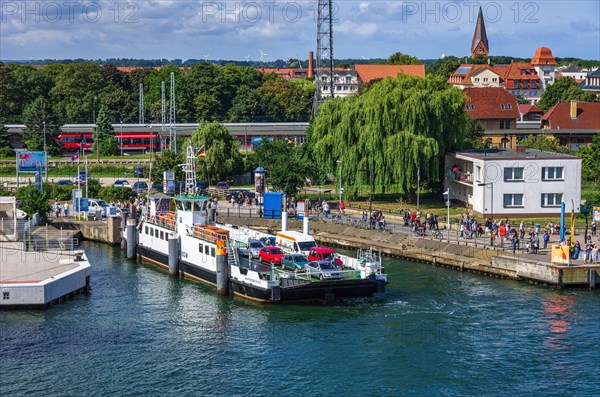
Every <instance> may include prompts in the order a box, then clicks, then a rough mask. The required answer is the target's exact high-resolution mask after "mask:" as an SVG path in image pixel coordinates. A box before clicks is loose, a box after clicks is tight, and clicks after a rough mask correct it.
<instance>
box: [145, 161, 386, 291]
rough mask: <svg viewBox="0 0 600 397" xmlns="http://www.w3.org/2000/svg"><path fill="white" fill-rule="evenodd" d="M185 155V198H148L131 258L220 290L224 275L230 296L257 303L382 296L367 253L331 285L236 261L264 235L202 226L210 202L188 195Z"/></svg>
mask: <svg viewBox="0 0 600 397" xmlns="http://www.w3.org/2000/svg"><path fill="white" fill-rule="evenodd" d="M188 152H189V153H188V164H186V168H184V171H186V174H187V175H188V176H189V178H188V179H189V180H187V181H186V186H188V187H189V189H187V192H188V194H186V195H182V196H176V197H169V196H166V195H162V194H160V195H155V196H150V197H149V201H148V206H147V208H146V210H145V211H144V213H143V215H142V218H141V220H140V222H139V224H138V225H137V255H138V256H139V257H140V258H141V259H142V260H144V261H146V262H149V263H152V264H155V265H158V266H160V267H162V268H165V269H169V264H170V260H169V259H171V262H173V259H176V262H177V264H178V270H177V273H178V274H179V275H181V276H183V277H187V278H190V279H193V280H197V281H200V282H203V283H206V284H209V285H212V286H215V287H217V284H219V285H220V286H222V285H223V282H222V281H223V280H222V279H221V280H219V277H223V273H225V274H226V277H227V282H226V284H227V287H228V290H229V292H230V293H233V294H235V295H236V296H240V297H243V298H247V299H250V300H254V301H258V302H273V303H274V302H310V301H318V302H331V301H335V300H339V299H345V298H355V297H370V296H372V295H373V294H375V293H383V292H385V285H386V284H387V276H386V274H385V272H384V269H383V267H382V266H381V261H380V260H378V258H377V257H376V255H375V253H373V252H371V251H360V252H359V253H360V255H359V257H358V258H349V257H344V258H343V266H342V268H341V269H340V273H341V277H339V278H337V279H331V280H327V279H326V280H320V279H315V277H313V276H314V275H311V274H310V272H295V271H288V270H285V269H283V268H281V267H280V266H274V265H266V264H263V263H260V262H256V261H254V260H252V259H251V258H241V257H240V256H239V255H238V248H237V247H239V246H240V244H245V243H247V242H248V239H249V238H255V237H261V236H262V235H265V234H261V233H260V232H257V231H254V230H251V229H247V228H236V227H233V226H230V225H219V224H215V223H214V222H212V223H213V224H212V225H211V224H210V222H208V217H209V215H210V211H211V209H210V197H205V196H197V195H193V194H189V193H190V192H193V187H194V186H195V180H194V179H195V178H194V175H193V174H194V171H193V158H194V154H193V151H192V150H190V149H188ZM212 212H214V210H213V211H212ZM265 236H266V235H265ZM174 238H176V239H177V243H178V244H177V249H176V250H174V249H173V248H171V252H169V239H171V240H172V239H174ZM172 247H173V246H172ZM223 254H226V269H225V270H226V271H225V272H223V271H221V270H223V269H218V257H219V256H220V255H223ZM170 256H171V258H169V257H170ZM174 256H175V257H174ZM221 263H223V262H221ZM171 270H172V269H171ZM219 288H221V287H219Z"/></svg>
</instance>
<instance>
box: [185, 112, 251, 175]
mask: <svg viewBox="0 0 600 397" xmlns="http://www.w3.org/2000/svg"><path fill="white" fill-rule="evenodd" d="M190 142H191V144H192V146H193V147H194V148H195V149H196V150H200V149H203V150H204V155H203V156H201V157H199V158H198V161H199V166H198V172H199V173H200V176H201V178H202V179H204V178H203V173H204V174H205V175H206V176H207V179H208V182H209V183H211V181H219V180H224V179H227V178H228V177H231V176H233V175H235V174H237V173H238V172H240V170H241V166H242V164H243V161H242V155H241V154H240V150H239V147H240V143H239V141H237V140H236V139H234V138H233V137H232V136H231V134H230V133H229V130H228V129H227V127H224V126H222V125H220V124H219V123H217V122H212V123H208V122H202V123H200V125H199V126H198V128H197V129H196V131H194V133H193V134H192V136H191V138H190Z"/></svg>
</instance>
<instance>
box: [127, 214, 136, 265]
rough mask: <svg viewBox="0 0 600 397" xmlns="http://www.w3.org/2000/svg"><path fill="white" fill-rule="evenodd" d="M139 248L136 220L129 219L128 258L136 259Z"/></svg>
mask: <svg viewBox="0 0 600 397" xmlns="http://www.w3.org/2000/svg"><path fill="white" fill-rule="evenodd" d="M136 250H137V230H136V224H135V220H133V219H129V220H128V221H127V259H135V254H136Z"/></svg>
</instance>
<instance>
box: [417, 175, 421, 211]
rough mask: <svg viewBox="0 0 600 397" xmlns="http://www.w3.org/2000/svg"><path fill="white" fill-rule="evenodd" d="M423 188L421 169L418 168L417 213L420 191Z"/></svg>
mask: <svg viewBox="0 0 600 397" xmlns="http://www.w3.org/2000/svg"><path fill="white" fill-rule="evenodd" d="M420 187H421V168H417V211H418V210H419V190H420Z"/></svg>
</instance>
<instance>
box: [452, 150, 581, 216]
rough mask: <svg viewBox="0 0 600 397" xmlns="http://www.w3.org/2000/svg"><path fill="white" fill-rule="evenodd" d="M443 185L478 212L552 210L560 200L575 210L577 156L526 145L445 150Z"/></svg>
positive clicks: (512, 213) (556, 209) (529, 213)
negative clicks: (459, 150) (527, 147)
mask: <svg viewBox="0 0 600 397" xmlns="http://www.w3.org/2000/svg"><path fill="white" fill-rule="evenodd" d="M445 169H446V178H445V188H446V189H449V191H450V199H451V200H452V201H455V202H461V203H462V204H464V205H465V206H467V207H468V208H469V209H470V210H471V211H472V212H473V213H475V214H476V215H478V216H483V217H491V216H492V214H493V218H494V219H499V218H504V217H508V218H510V219H512V220H513V222H514V221H516V220H518V219H519V218H520V217H534V216H556V215H559V214H560V211H561V203H562V202H565V203H566V208H567V210H568V211H570V210H571V208H575V211H577V212H579V206H580V202H581V158H579V157H576V156H569V155H564V154H559V153H552V152H544V151H541V150H536V149H525V148H524V147H523V146H517V147H516V148H515V150H501V149H492V150H468V151H461V152H452V153H447V154H446V157H445Z"/></svg>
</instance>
